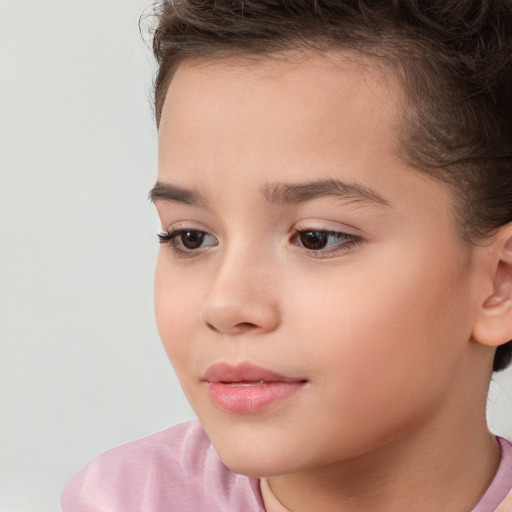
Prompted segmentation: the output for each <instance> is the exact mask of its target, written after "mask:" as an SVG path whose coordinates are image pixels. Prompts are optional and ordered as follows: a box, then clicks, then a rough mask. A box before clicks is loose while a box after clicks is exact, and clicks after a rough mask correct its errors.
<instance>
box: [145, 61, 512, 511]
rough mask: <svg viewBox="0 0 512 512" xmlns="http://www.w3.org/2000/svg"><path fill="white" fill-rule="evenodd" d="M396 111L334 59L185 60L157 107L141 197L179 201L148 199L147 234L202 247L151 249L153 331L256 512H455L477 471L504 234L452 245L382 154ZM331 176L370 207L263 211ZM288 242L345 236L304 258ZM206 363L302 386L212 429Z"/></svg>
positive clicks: (214, 413) (352, 66)
mask: <svg viewBox="0 0 512 512" xmlns="http://www.w3.org/2000/svg"><path fill="white" fill-rule="evenodd" d="M404 104H405V103H404V99H403V95H402V93H401V89H400V87H399V85H398V84H397V82H396V81H395V80H394V77H393V76H392V75H390V74H388V73H386V72H384V71H382V70H376V69H374V68H372V66H371V65H369V64H368V63H367V62H366V63H363V62H358V61H357V59H356V58H354V56H351V55H349V54H341V53H327V54H324V55H319V54H315V53H305V54H302V55H292V54H290V55H289V59H288V60H286V61H285V60H282V59H281V60H272V59H268V58H267V59H262V60H258V61H256V60H252V61H251V62H245V61H241V60H236V59H234V58H228V59H223V60H219V61H210V62H200V61H199V62H194V63H192V62H185V63H183V64H181V65H180V66H179V68H178V70H177V72H176V74H175V76H174V78H173V80H172V82H171V85H170V88H169V91H168V94H167V98H166V102H165V105H164V108H163V113H162V120H161V125H160V138H159V171H158V181H159V182H160V183H162V184H164V185H165V184H167V185H173V186H175V187H180V188H181V189H186V190H188V191H191V192H193V193H194V194H195V196H194V197H195V198H196V199H198V201H197V204H187V203H190V201H189V199H190V194H189V196H187V197H185V196H183V194H181V196H179V197H178V196H173V198H171V197H169V196H168V197H167V198H164V197H162V196H158V194H155V197H154V201H155V204H156V207H157V210H158V214H159V216H160V219H161V224H162V229H163V231H172V230H173V229H189V230H196V231H201V232H204V233H206V235H204V236H205V238H204V239H203V240H204V242H203V245H201V246H200V247H198V248H196V249H193V250H190V249H189V250H188V252H186V253H185V254H183V253H178V254H176V252H174V251H173V249H172V247H171V245H172V244H174V248H175V249H176V248H177V249H178V250H180V249H181V251H183V250H187V248H186V247H185V248H184V247H183V245H182V243H183V241H184V240H183V238H181V237H180V236H177V237H175V238H174V239H173V242H172V244H171V243H167V244H162V247H161V249H160V253H159V258H158V264H157V269H156V281H155V300H156V317H157V323H158V328H159V331H160V335H161V338H162V341H163V344H164V346H165V349H166V351H167V354H168V356H169V358H170V360H171V362H172V364H173V366H174V368H175V370H176V373H177V375H178V377H179V379H180V382H181V384H182V387H183V389H184V392H185V394H186V396H187V398H188V400H189V401H190V403H191V404H192V407H193V408H194V410H195V412H196V413H197V415H198V417H199V419H200V420H201V422H202V424H203V426H204V428H205V431H206V433H207V435H208V436H209V438H210V440H211V441H212V443H213V444H214V446H215V448H216V449H217V451H218V453H219V455H220V457H221V458H222V460H223V461H224V463H225V464H226V465H227V466H228V467H230V468H231V469H233V470H234V471H236V472H239V473H243V474H246V475H250V476H258V477H266V478H265V480H264V482H265V485H263V486H262V489H263V497H264V499H265V502H266V506H267V508H268V510H269V511H271V510H283V509H286V508H287V509H290V510H294V511H300V510H324V511H329V510H343V511H349V512H354V511H367V510H376V509H377V510H379V511H380V512H386V511H394V512H396V511H410V510H415V511H416V512H422V511H423V510H425V511H432V510H439V511H443V512H444V511H454V512H455V511H461V512H462V511H466V510H471V508H473V507H474V506H475V505H476V503H477V502H478V500H479V499H480V497H481V496H482V495H483V493H484V492H485V490H486V488H487V487H488V485H489V483H490V482H491V480H492V478H493V476H494V474H495V472H496V469H497V465H498V461H499V450H498V447H497V444H496V441H495V440H494V438H493V437H492V436H491V435H490V434H489V432H488V430H487V426H486V422H485V401H486V392H487V386H488V382H489V377H490V372H491V366H492V358H493V354H494V348H495V345H496V344H499V343H503V342H505V341H508V339H510V338H512V332H509V331H511V330H512V328H511V327H510V326H504V324H503V322H501V323H500V321H501V320H500V319H501V318H502V313H503V311H504V309H506V308H505V306H503V304H504V303H506V304H507V307H509V306H508V305H509V303H510V301H509V299H508V289H509V288H510V286H509V284H507V283H509V281H510V272H509V270H508V269H509V263H508V262H507V258H506V257H504V256H503V255H504V254H505V255H508V254H509V252H510V251H509V252H507V251H506V250H505V249H506V247H507V245H506V243H507V240H508V239H509V235H510V233H509V231H506V230H502V231H499V232H498V234H496V235H495V236H494V238H492V239H490V240H489V241H488V242H486V243H485V244H479V245H474V246H467V245H464V244H463V243H462V242H461V241H460V238H459V235H458V231H457V225H456V218H455V213H454V200H453V197H452V196H451V194H450V191H449V190H448V189H447V187H446V186H445V185H444V184H442V183H440V182H438V181H435V180H433V179H430V178H429V177H428V176H426V175H425V174H422V173H420V172H418V171H417V170H414V169H412V168H411V167H410V166H409V165H408V164H406V163H405V162H404V161H402V160H401V158H400V151H399V147H398V142H397V141H398V135H397V134H398V133H399V132H400V129H401V127H402V126H401V120H400V113H401V112H403V109H404ZM333 179H336V180H342V181H343V182H344V183H348V184H352V185H354V184H355V185H358V186H360V187H364V191H366V192H367V191H368V190H371V191H372V193H371V194H368V195H369V196H371V197H370V198H368V197H363V196H362V195H361V194H353V193H352V194H349V195H348V196H347V197H333V196H320V197H315V198H312V199H311V198H310V199H308V200H306V201H294V202H286V201H280V202H278V203H269V202H268V190H269V189H270V188H271V187H275V186H276V184H283V183H285V184H290V183H291V184H304V183H307V182H311V181H315V180H317V181H322V180H333ZM262 190H263V191H265V190H266V191H267V197H266V196H265V194H264V193H262ZM373 193H375V194H374V195H372V194H373ZM376 195H378V197H379V198H380V199H379V200H375V197H374V196H376ZM281 199H283V198H281ZM297 229H298V230H306V229H310V230H316V235H318V231H322V230H323V231H334V232H342V233H347V234H348V235H349V236H348V237H345V238H344V239H340V238H336V237H331V238H330V239H329V244H330V246H329V247H328V248H326V249H322V250H316V249H315V250H311V249H308V248H306V247H305V246H304V244H303V243H302V241H303V239H302V238H300V237H299V236H298V235H297V232H296V230H297ZM188 241H189V239H187V238H186V239H185V242H188ZM497 269H501V270H500V272H498V271H497ZM498 274H499V275H498ZM507 286H508V288H507ZM500 308H501V309H500ZM500 315H501V316H500ZM500 329H501V330H500ZM509 334H510V336H509V337H508V338H507V339H503V340H502V338H503V337H504V336H508V335H509ZM217 362H228V363H230V364H238V363H241V362H250V363H252V364H255V365H258V366H261V367H264V368H267V369H269V370H272V371H274V372H277V373H279V374H281V375H285V376H288V377H293V378H300V379H304V380H306V381H307V383H306V384H305V385H304V387H303V388H302V389H301V390H300V391H299V392H298V393H296V394H295V395H293V396H291V397H288V398H286V399H285V400H282V401H280V402H278V403H276V404H273V405H272V406H271V407H269V408H268V409H265V410H264V411H261V412H258V413H256V414H246V415H237V414H232V413H228V412H224V411H221V410H220V409H219V408H218V407H216V406H215V404H214V403H213V402H212V401H211V399H210V398H209V395H208V390H207V387H208V384H207V383H205V382H204V380H203V376H204V372H205V371H206V369H207V368H208V367H209V366H210V365H211V364H213V363H217ZM283 507H286V508H283Z"/></svg>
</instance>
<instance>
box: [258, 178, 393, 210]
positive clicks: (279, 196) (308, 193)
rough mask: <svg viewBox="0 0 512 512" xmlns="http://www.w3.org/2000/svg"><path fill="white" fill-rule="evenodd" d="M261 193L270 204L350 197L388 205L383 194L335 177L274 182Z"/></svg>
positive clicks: (359, 200) (360, 200)
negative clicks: (307, 180)
mask: <svg viewBox="0 0 512 512" xmlns="http://www.w3.org/2000/svg"><path fill="white" fill-rule="evenodd" d="M261 192H262V195H263V197H264V199H265V201H267V202H268V203H270V204H286V203H291V204H298V203H303V202H306V201H311V200H312V199H317V198H320V197H335V198H340V199H352V200H355V201H358V202H369V203H376V204H380V205H382V206H390V204H389V201H387V200H386V199H385V198H384V197H383V196H381V195H380V194H379V193H378V192H376V191H375V190H372V189H370V188H368V187H365V186H364V185H360V184H359V183H347V182H344V181H341V180H337V179H326V180H319V181H309V182H306V183H297V184H293V183H274V184H267V185H265V186H264V187H263V188H262V191H261Z"/></svg>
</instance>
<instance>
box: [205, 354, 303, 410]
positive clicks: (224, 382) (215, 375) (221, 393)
mask: <svg viewBox="0 0 512 512" xmlns="http://www.w3.org/2000/svg"><path fill="white" fill-rule="evenodd" d="M204 381H205V382H206V383H207V384H208V392H209V396H210V398H211V400H212V401H213V403H214V404H215V405H216V406H217V407H219V408H220V409H221V410H223V411H225V412H230V413H233V414H253V413H257V412H260V411H263V410H265V409H267V408H268V407H270V406H271V405H274V404H276V403H277V402H281V401H283V400H285V399H287V398H288V397H290V396H291V395H294V394H295V393H297V392H298V391H300V390H301V389H302V388H303V387H304V384H305V383H306V380H305V379H297V378H290V377H286V376H284V375H280V374H278V373H275V372H272V371H270V370H267V369H265V368H260V367H258V366H254V365H252V364H249V363H243V364H240V365H237V366H232V365H229V364H227V363H216V364H214V365H212V366H210V367H209V368H208V370H207V371H206V373H205V375H204Z"/></svg>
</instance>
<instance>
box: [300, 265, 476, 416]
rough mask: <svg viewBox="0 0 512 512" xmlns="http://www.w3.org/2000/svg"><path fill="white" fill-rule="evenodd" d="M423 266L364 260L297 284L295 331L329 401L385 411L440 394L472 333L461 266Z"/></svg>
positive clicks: (361, 408) (353, 409)
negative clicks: (314, 280) (339, 271)
mask: <svg viewBox="0 0 512 512" xmlns="http://www.w3.org/2000/svg"><path fill="white" fill-rule="evenodd" d="M397 256H398V255H397ZM452 259H453V258H452ZM391 261H393V259H391ZM411 261H415V262H416V263H418V261H421V258H418V257H416V258H411ZM372 268H373V269H374V270H371V269H372ZM422 268H424V267H423V266H421V265H418V266H417V265H415V266H414V267H413V266H407V259H406V260H405V261H403V260H402V261H401V264H400V265H382V266H379V265H373V266H369V265H365V269H366V272H365V273H360V272H357V271H354V269H352V268H351V272H344V275H341V274H340V275H339V276H336V275H335V274H333V275H332V276H331V277H330V278H329V279H328V280H326V281H325V282H322V283H317V284H318V286H316V287H311V283H309V285H308V284H307V283H305V282H304V283H302V285H303V286H302V287H301V286H298V287H297V289H296V292H295V294H294V309H295V311H303V312H304V314H303V315H297V317H296V319H295V320H296V322H295V325H296V326H297V327H296V334H295V337H296V339H298V340H301V352H303V354H304V357H305V358H306V359H307V360H308V361H310V362H311V366H310V368H311V372H312V376H317V378H318V379H319V381H320V382H325V385H326V386H325V387H326V390H327V393H328V394H329V396H328V397H327V401H328V402H329V401H332V403H336V402H337V403H340V404H344V407H345V406H346V407H347V408H350V409H351V410H352V411H356V410H358V409H359V410H368V409H369V408H370V406H371V407H372V408H373V407H377V408H378V409H382V410H383V411H386V409H387V408H397V407H400V404H409V405H410V404H411V403H414V402H417V401H418V400H421V399H422V398H423V399H424V400H425V403H427V402H428V401H429V400H433V399H434V398H435V397H436V396H440V395H442V393H443V389H444V388H445V386H447V385H449V382H450V380H451V379H452V375H453V372H454V367H455V366H456V365H457V361H458V359H459V356H460V354H461V351H462V350H463V348H464V345H465V342H467V340H468V339H469V337H470V334H471V328H470V325H471V324H470V322H469V321H468V319H469V318H470V314H469V311H468V307H467V304H468V302H467V300H466V295H467V294H466V286H465V285H464V276H463V275H461V274H460V268H459V269H457V268H455V267H454V266H452V265H450V266H447V265H445V266H442V267H441V266H438V268H436V269H434V268H432V266H431V267H430V271H429V270H428V267H425V268H426V270H424V271H420V270H418V269H422ZM369 269H370V270H371V272H370V273H369V272H368V270H369ZM361 276H363V277H361ZM454 276H455V277H454ZM306 287H307V288H306ZM301 288H303V289H305V290H310V293H300V292H299V290H300V289H301ZM314 289H318V290H322V292H321V293H315V292H314V291H313V290H314ZM306 313H307V314H306ZM412 409H414V407H413V408H412Z"/></svg>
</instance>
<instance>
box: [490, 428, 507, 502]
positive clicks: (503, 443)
mask: <svg viewBox="0 0 512 512" xmlns="http://www.w3.org/2000/svg"><path fill="white" fill-rule="evenodd" d="M497 439H498V442H499V444H500V448H501V463H500V467H499V468H498V473H497V475H496V478H495V481H497V480H501V481H502V488H501V492H500V497H499V502H500V504H499V506H498V508H497V509H496V512H512V443H511V442H510V441H508V440H506V439H504V438H502V437H497ZM493 483H494V482H493Z"/></svg>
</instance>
